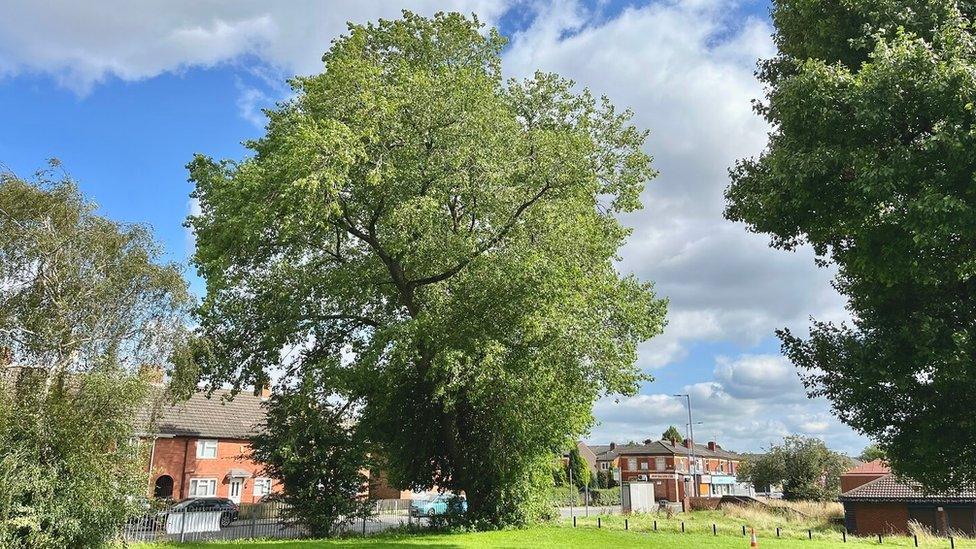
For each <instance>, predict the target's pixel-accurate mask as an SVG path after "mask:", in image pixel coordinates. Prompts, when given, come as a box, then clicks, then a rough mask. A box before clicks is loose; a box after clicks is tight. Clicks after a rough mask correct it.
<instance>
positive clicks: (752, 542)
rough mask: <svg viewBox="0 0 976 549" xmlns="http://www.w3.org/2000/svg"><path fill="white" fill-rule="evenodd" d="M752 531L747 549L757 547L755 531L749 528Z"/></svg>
mask: <svg viewBox="0 0 976 549" xmlns="http://www.w3.org/2000/svg"><path fill="white" fill-rule="evenodd" d="M749 530H751V531H752V536H751V537H750V539H749V547H759V541H758V540H757V539H756V529H755V528H750V529H749Z"/></svg>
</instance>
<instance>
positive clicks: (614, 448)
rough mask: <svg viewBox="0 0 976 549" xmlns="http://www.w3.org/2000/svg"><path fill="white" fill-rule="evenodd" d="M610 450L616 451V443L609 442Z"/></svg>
mask: <svg viewBox="0 0 976 549" xmlns="http://www.w3.org/2000/svg"><path fill="white" fill-rule="evenodd" d="M610 449H611V450H616V449H617V443H616V442H611V443H610Z"/></svg>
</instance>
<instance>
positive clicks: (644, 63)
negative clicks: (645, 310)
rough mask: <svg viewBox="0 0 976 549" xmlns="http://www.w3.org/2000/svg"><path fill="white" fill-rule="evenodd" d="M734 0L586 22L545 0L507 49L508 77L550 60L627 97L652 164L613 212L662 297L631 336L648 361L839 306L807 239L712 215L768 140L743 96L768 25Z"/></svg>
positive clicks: (751, 341)
mask: <svg viewBox="0 0 976 549" xmlns="http://www.w3.org/2000/svg"><path fill="white" fill-rule="evenodd" d="M567 6H568V7H567ZM733 8H734V3H733V2H732V1H729V0H712V1H704V0H696V1H673V2H656V3H653V4H650V5H648V6H645V7H642V8H629V9H627V10H625V11H624V12H623V13H621V14H619V15H618V16H617V17H614V18H611V19H607V20H604V21H602V22H600V23H598V24H586V23H587V17H588V16H589V17H592V14H587V12H586V10H585V9H584V8H582V7H580V6H579V5H578V4H568V5H567V4H565V3H553V4H545V5H543V6H542V7H540V8H539V14H538V16H537V17H536V19H535V22H534V23H533V24H532V25H531V26H530V27H529V28H527V29H526V30H525V31H523V32H521V33H519V34H516V35H515V36H514V37H513V43H512V48H511V49H510V50H509V51H508V52H507V53H506V56H505V63H504V67H505V68H506V70H507V71H509V73H511V74H512V75H515V76H527V75H530V74H531V73H532V72H533V71H535V70H536V69H542V70H549V71H554V72H557V73H559V74H561V75H563V76H566V77H569V78H572V79H573V80H575V81H576V82H577V83H578V84H580V85H581V86H587V87H589V88H590V89H591V90H593V91H594V92H595V93H598V94H606V95H608V96H609V97H610V98H611V99H612V100H613V101H614V103H615V104H616V105H618V106H629V107H631V108H633V109H634V111H635V113H636V117H635V121H636V123H637V124H638V125H640V126H641V127H645V128H649V129H651V131H652V133H651V137H650V139H649V141H648V145H647V150H648V152H649V153H651V154H652V155H654V157H655V166H656V167H657V169H658V170H659V171H660V172H661V175H660V177H658V178H657V179H656V180H654V181H652V182H651V183H650V184H649V185H648V188H647V190H646V191H645V193H644V197H643V198H644V204H645V209H644V210H643V211H641V212H638V213H635V214H633V215H629V216H627V217H626V218H625V222H626V223H628V225H630V226H631V227H633V228H634V234H633V236H632V237H631V238H630V241H629V243H628V244H627V246H626V247H625V248H624V249H623V250H622V254H621V255H622V261H621V265H620V267H621V270H623V271H626V272H635V273H637V274H638V275H640V276H641V277H642V278H644V279H647V280H653V281H654V282H655V284H656V286H657V289H658V292H659V293H660V294H661V295H665V296H667V297H669V298H670V299H671V311H670V313H669V320H670V323H669V326H668V327H667V329H666V331H665V334H664V335H663V336H661V337H660V338H658V339H657V340H655V341H652V342H650V343H649V344H646V345H644V346H643V347H642V356H641V365H642V366H643V367H644V368H646V369H652V368H660V367H663V366H666V365H668V364H669V363H673V362H674V361H677V360H680V359H682V358H684V356H685V355H686V346H687V343H689V342H692V341H694V342H702V341H734V342H737V343H740V344H743V345H755V344H756V343H758V342H759V341H760V340H762V339H763V338H768V337H770V336H771V335H772V333H773V331H774V330H775V329H777V328H781V327H784V326H791V327H795V328H802V327H804V326H806V324H807V318H808V316H809V315H811V314H812V315H814V316H817V317H818V318H829V319H834V318H843V317H844V311H843V301H842V300H841V299H840V297H839V296H838V295H837V294H836V292H834V291H833V289H832V288H831V287H830V285H829V281H830V279H831V277H832V276H833V272H832V271H830V270H826V269H818V268H817V267H815V266H814V263H813V255H812V253H811V252H810V250H807V249H804V250H801V251H799V252H797V253H792V254H790V253H784V252H781V251H777V250H771V249H769V247H768V245H767V239H766V238H765V237H763V236H761V235H754V234H749V233H748V232H746V230H745V228H744V227H742V226H738V225H734V224H732V223H729V222H727V221H725V220H724V219H723V217H722V210H723V208H724V204H725V202H724V196H723V191H724V189H725V187H726V186H727V185H728V174H727V169H728V167H729V166H731V165H732V164H733V163H734V162H735V161H736V159H738V158H742V157H746V156H751V155H755V154H757V153H758V152H759V151H761V150H762V148H763V146H764V145H765V142H766V133H767V130H768V128H767V127H766V126H765V124H764V123H763V122H762V120H761V119H760V118H759V117H758V116H756V115H755V114H754V113H753V112H752V108H751V100H752V99H754V98H757V97H760V96H761V94H762V90H761V88H760V85H759V84H758V83H757V81H756V80H755V77H754V75H753V71H754V70H755V63H756V60H757V59H759V58H761V57H767V56H770V55H771V54H772V53H773V51H774V49H773V45H772V42H771V39H770V33H771V32H772V30H771V29H770V27H769V26H768V24H767V23H766V22H764V21H761V20H758V19H747V20H744V21H743V20H741V19H738V20H736V19H733V18H732V16H731V15H730V14H731V13H733V12H734V9H733Z"/></svg>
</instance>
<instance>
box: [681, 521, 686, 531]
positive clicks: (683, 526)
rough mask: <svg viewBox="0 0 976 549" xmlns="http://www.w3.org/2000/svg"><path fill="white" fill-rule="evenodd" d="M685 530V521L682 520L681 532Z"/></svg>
mask: <svg viewBox="0 0 976 549" xmlns="http://www.w3.org/2000/svg"><path fill="white" fill-rule="evenodd" d="M684 531H685V521H681V532H682V533H684Z"/></svg>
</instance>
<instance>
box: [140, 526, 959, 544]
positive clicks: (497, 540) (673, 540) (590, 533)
mask: <svg viewBox="0 0 976 549" xmlns="http://www.w3.org/2000/svg"><path fill="white" fill-rule="evenodd" d="M621 523H622V519H621ZM580 524H581V523H580ZM604 525H606V523H604ZM709 528H711V526H710V525H709ZM719 534H720V535H718V536H713V535H712V534H711V530H709V531H708V532H707V533H705V532H701V531H690V530H689V532H687V533H684V534H682V533H679V532H666V531H658V532H647V531H637V530H630V531H624V530H621V529H618V528H617V527H616V525H614V528H606V527H604V528H601V529H597V528H595V527H580V528H575V529H574V528H570V527H556V526H552V527H538V528H528V529H525V530H506V531H501V532H478V533H465V534H414V535H408V534H399V535H388V536H382V535H380V536H373V537H369V538H365V539H364V538H348V539H342V540H328V541H316V540H310V541H248V542H244V541H241V542H222V543H198V544H184V545H159V544H157V545H135V547H137V548H139V549H150V548H154V549H159V548H161V547H180V548H184V549H214V548H215V547H222V546H227V547H228V549H230V548H233V547H240V548H245V547H246V548H248V549H313V548H319V547H325V548H327V547H369V548H376V549H380V548H387V547H405V546H425V547H435V548H442V549H461V548H476V547H489V548H497V549H502V548H504V549H509V548H518V547H530V548H540V549H547V548H557V547H558V548H563V547H595V548H602V547H608V548H612V549H628V548H631V547H635V548H636V547H641V548H646V547H660V548H688V547H691V548H694V549H711V548H716V549H717V548H723V549H724V548H736V547H741V548H747V547H749V540H748V538H743V537H742V536H741V534H742V532H741V530H740V531H739V532H735V533H733V532H726V533H725V534H722V533H721V532H720V533H719ZM847 541H848V542H847V544H843V543H841V538H840V535H839V534H838V535H837V536H836V538H834V537H829V536H827V535H826V533H822V535H820V536H818V535H817V533H816V532H815V533H814V539H813V540H812V541H811V540H808V539H806V534H805V533H804V534H803V537H799V536H798V537H789V538H780V539H776V538H768V537H760V539H759V546H760V547H761V548H766V547H770V548H774V549H788V548H789V549H793V548H796V549H827V548H835V547H851V548H862V547H879V545H878V540H877V538H874V539H871V540H867V539H855V538H848V540H847ZM919 545H920V546H921V547H946V548H948V547H949V541H948V540H920V544H919ZM885 546H887V547H913V546H914V545H913V542H912V539H911V538H904V537H903V538H885V539H884V544H883V545H882V546H881V547H885ZM956 547H958V548H960V549H973V548H976V541H973V540H956Z"/></svg>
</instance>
